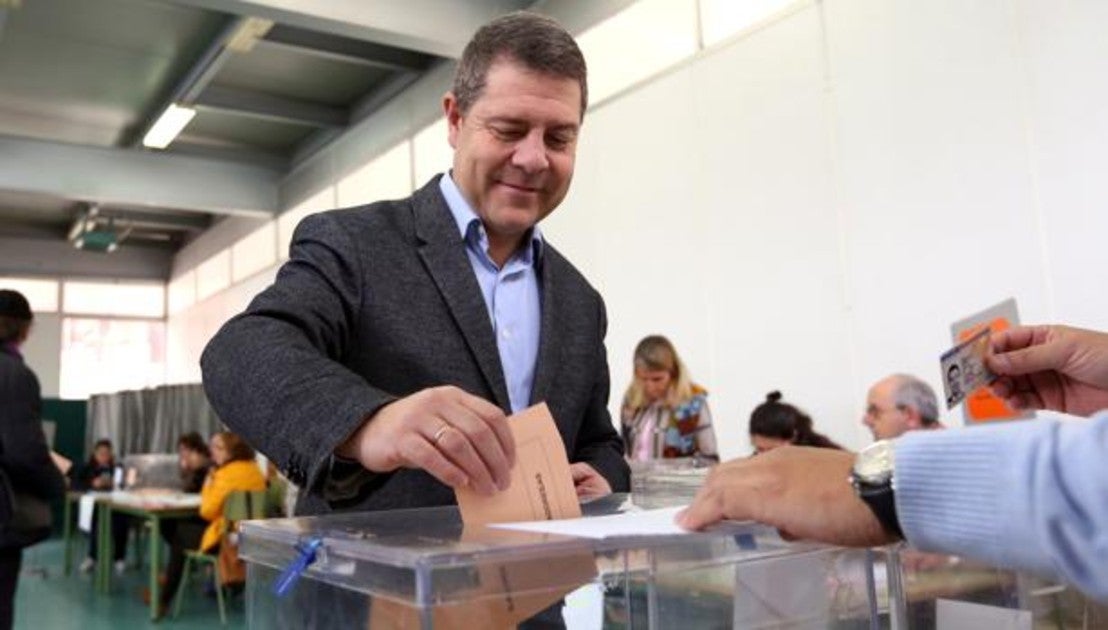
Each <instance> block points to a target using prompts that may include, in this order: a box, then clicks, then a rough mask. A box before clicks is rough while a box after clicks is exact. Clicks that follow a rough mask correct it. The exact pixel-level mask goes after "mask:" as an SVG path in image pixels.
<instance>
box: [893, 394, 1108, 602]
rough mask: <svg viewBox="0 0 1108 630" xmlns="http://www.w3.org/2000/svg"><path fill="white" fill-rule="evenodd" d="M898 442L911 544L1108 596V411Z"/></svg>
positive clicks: (901, 509)
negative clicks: (1083, 417)
mask: <svg viewBox="0 0 1108 630" xmlns="http://www.w3.org/2000/svg"><path fill="white" fill-rule="evenodd" d="M895 444H896V446H895V458H896V459H895V462H896V464H895V465H896V477H895V483H896V507H897V517H898V519H899V521H900V526H901V529H903V531H904V535H905V538H906V539H907V540H908V542H909V543H911V544H912V545H913V546H914V547H916V548H918V549H921V550H924V551H939V552H944V553H951V554H957V555H964V556H967V557H970V558H975V559H979V560H984V561H986V562H989V563H990V564H993V565H996V566H1002V567H1009V568H1014V569H1026V570H1030V571H1037V572H1045V573H1052V574H1054V575H1057V576H1058V577H1060V578H1062V579H1063V580H1065V581H1066V582H1069V583H1071V584H1073V585H1074V586H1077V587H1078V588H1080V589H1081V590H1082V591H1084V592H1085V593H1087V594H1088V595H1090V596H1092V597H1094V598H1096V599H1100V600H1102V601H1108V411H1105V412H1101V413H1100V414H1098V415H1096V416H1094V417H1093V418H1092V419H1089V420H1073V421H1059V420H1046V419H1042V420H1034V421H1028V422H1013V423H1005V424H998V425H993V426H984V427H972V428H967V429H953V430H949V431H916V432H912V433H908V434H906V435H904V436H903V437H901V438H899V439H898V440H897V441H896V442H895Z"/></svg>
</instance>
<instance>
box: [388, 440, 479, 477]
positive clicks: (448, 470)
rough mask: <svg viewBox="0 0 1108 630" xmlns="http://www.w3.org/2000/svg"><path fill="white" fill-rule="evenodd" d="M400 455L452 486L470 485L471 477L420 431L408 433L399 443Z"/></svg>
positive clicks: (414, 465)
mask: <svg viewBox="0 0 1108 630" xmlns="http://www.w3.org/2000/svg"><path fill="white" fill-rule="evenodd" d="M397 450H398V451H399V452H400V456H401V457H402V458H403V459H404V461H406V462H407V463H408V465H409V466H410V467H412V468H422V469H423V470H426V471H427V472H428V473H429V474H430V475H431V476H432V477H434V478H435V479H438V480H439V481H441V482H443V483H444V484H446V485H448V486H450V487H451V488H460V487H463V486H467V485H469V483H470V482H469V477H468V476H466V474H465V472H464V471H462V469H461V468H459V467H457V466H456V465H454V463H453V462H451V461H450V460H448V459H447V458H446V457H444V456H443V454H442V453H440V452H439V450H438V449H437V448H435V447H434V446H433V445H432V444H431V442H430V440H427V439H426V438H424V437H423V436H422V435H420V434H418V433H407V434H405V435H404V436H402V437H401V438H400V440H399V442H398V444H397Z"/></svg>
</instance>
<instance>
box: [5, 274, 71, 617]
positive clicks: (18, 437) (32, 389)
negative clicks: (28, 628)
mask: <svg viewBox="0 0 1108 630" xmlns="http://www.w3.org/2000/svg"><path fill="white" fill-rule="evenodd" d="M31 320H32V315H31V306H30V304H29V303H28V302H27V298H25V297H23V295H22V294H20V293H19V292H17V291H11V290H7V289H0V468H2V469H3V471H4V474H5V475H6V476H7V478H8V480H9V483H10V486H11V490H12V493H13V494H16V495H21V496H27V497H31V498H32V499H38V500H40V501H50V500H52V499H56V498H59V497H61V496H62V495H64V494H65V478H64V477H63V476H62V473H61V471H60V470H59V469H58V467H57V466H55V465H54V462H53V461H52V460H51V457H50V450H49V448H48V447H47V445H46V435H45V434H44V433H43V431H42V422H41V420H40V417H41V411H42V398H41V395H40V390H39V384H38V378H36V377H35V374H34V372H32V371H31V370H30V369H28V368H27V366H26V365H24V364H23V356H22V355H21V354H20V353H19V347H20V346H21V345H22V344H23V342H24V341H26V339H27V335H28V334H29V333H30V330H31ZM4 492H6V490H5V491H4ZM3 499H4V500H5V501H11V499H12V497H4V498H3ZM17 509H18V508H17ZM9 525H11V523H10V521H9V522H5V523H0V630H5V629H7V628H11V627H12V621H13V613H14V610H13V607H14V603H15V588H16V580H18V579H19V568H20V565H21V564H22V562H23V547H24V546H26V544H27V541H26V539H25V537H24V536H22V535H21V534H20V532H18V531H15V530H14V529H13V528H12V527H9Z"/></svg>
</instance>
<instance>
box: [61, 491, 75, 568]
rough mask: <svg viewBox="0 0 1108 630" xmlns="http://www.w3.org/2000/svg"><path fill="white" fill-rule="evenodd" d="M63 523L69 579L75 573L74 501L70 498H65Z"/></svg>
mask: <svg viewBox="0 0 1108 630" xmlns="http://www.w3.org/2000/svg"><path fill="white" fill-rule="evenodd" d="M63 514H64V516H63V518H64V519H65V520H63V521H62V540H64V541H65V568H64V571H65V575H66V577H69V574H70V573H72V572H73V545H72V544H71V543H72V542H73V501H72V500H71V499H70V498H69V497H66V498H65V509H64V511H63Z"/></svg>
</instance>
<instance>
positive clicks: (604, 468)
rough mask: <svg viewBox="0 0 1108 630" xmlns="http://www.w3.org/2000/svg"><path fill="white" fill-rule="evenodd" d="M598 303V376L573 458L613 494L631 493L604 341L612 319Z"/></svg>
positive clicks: (590, 395) (629, 477)
mask: <svg viewBox="0 0 1108 630" xmlns="http://www.w3.org/2000/svg"><path fill="white" fill-rule="evenodd" d="M597 301H598V304H599V308H598V318H599V319H598V330H599V336H600V343H599V344H597V352H598V353H599V355H598V356H597V360H596V362H595V363H596V366H597V367H596V374H595V376H594V379H593V387H592V391H591V392H590V393H589V401H588V406H587V407H586V411H585V417H584V420H583V421H582V423H581V431H580V433H578V436H577V444H576V448H575V450H574V457H573V458H572V459H573V461H574V462H584V463H586V464H589V465H590V466H592V467H593V468H594V469H596V471H597V472H598V473H600V474H601V475H603V476H604V478H605V479H607V480H608V483H609V484H611V486H612V491H613V492H628V491H630V489H631V471H630V469H629V468H628V466H627V461H626V460H625V459H624V458H623V452H624V449H623V439H622V438H620V435H619V433H618V432H616V430H615V428H614V427H613V426H612V417H611V414H609V413H608V393H609V388H610V382H609V381H610V378H609V375H608V350H607V348H605V346H604V338H605V336H606V335H607V331H608V317H607V314H606V313H605V310H604V302H603V300H600V299H599V296H598V299H597Z"/></svg>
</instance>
